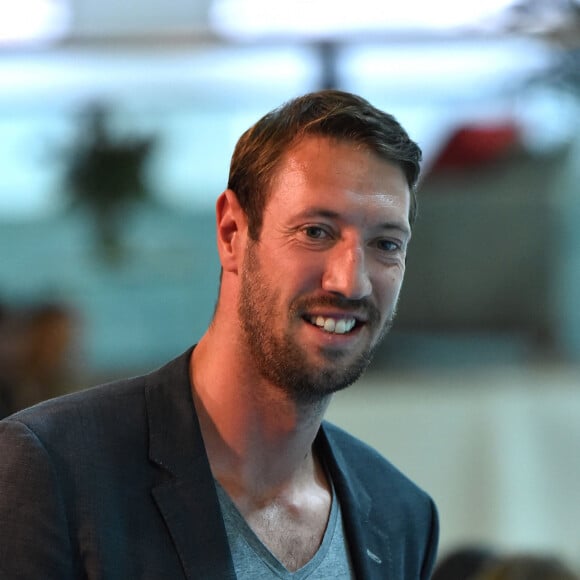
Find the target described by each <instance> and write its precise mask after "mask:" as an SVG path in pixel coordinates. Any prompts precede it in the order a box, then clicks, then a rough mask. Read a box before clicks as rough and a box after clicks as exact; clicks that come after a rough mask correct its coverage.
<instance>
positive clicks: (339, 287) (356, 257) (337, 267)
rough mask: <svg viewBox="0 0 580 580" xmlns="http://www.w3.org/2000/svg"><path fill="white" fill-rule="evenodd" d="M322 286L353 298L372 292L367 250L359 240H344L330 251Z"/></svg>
mask: <svg viewBox="0 0 580 580" xmlns="http://www.w3.org/2000/svg"><path fill="white" fill-rule="evenodd" d="M322 288H323V289H324V290H326V291H327V292H332V293H335V294H340V295H342V296H343V297H345V298H349V299H351V300H360V299H361V298H365V297H367V296H369V295H370V294H371V290H372V284H371V280H370V276H369V272H368V269H367V267H366V264H365V252H364V248H362V247H361V245H360V243H359V242H358V241H348V242H347V241H343V242H341V243H339V244H336V245H335V246H334V247H333V248H332V250H330V251H329V252H328V255H327V260H326V264H325V270H324V273H323V276H322Z"/></svg>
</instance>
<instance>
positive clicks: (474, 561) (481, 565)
mask: <svg viewBox="0 0 580 580" xmlns="http://www.w3.org/2000/svg"><path fill="white" fill-rule="evenodd" d="M496 558H497V554H496V552H495V551H494V550H492V549H491V548H487V547H484V546H475V545H474V546H461V547H458V548H456V549H454V550H451V551H450V552H449V553H447V554H445V555H444V556H442V557H441V559H440V560H438V561H437V564H436V565H435V569H434V571H433V576H432V578H431V580H468V579H469V578H473V577H474V576H475V575H476V574H477V573H478V572H479V571H481V570H483V569H485V568H487V567H488V566H489V565H490V564H492V563H493V562H495V560H496Z"/></svg>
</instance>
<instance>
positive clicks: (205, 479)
mask: <svg viewBox="0 0 580 580" xmlns="http://www.w3.org/2000/svg"><path fill="white" fill-rule="evenodd" d="M190 354H191V350H189V351H188V352H186V353H184V354H183V355H182V356H180V357H179V358H177V359H176V360H174V361H172V362H170V363H169V364H168V365H166V366H165V367H163V368H161V369H160V370H158V371H156V372H153V373H151V374H149V375H146V376H143V377H138V378H134V379H129V380H124V381H119V382H116V383H111V384H108V385H103V386H100V387H95V388H92V389H87V390H85V391H81V392H79V393H75V394H71V395H67V396H65V397H60V398H57V399H53V400H51V401H47V402H45V403H41V404H40V405H37V406H35V407H32V408H30V409H28V410H25V411H22V412H20V413H17V414H16V415H13V416H12V417H9V418H7V419H5V420H3V421H0V578H2V579H4V578H5V579H9V580H17V579H20V578H25V579H27V580H69V579H71V580H72V579H74V580H77V579H82V578H87V579H105V580H133V579H135V580H137V579H151V580H152V579H155V580H161V579H163V580H165V579H171V580H174V579H178V578H189V579H193V578H198V579H202V580H212V579H216V580H227V579H234V578H235V574H234V571H233V565H232V561H231V556H230V552H229V548H228V543H227V537H226V532H225V529H224V525H223V522H222V518H221V512H220V506H219V503H218V499H217V494H216V491H215V488H214V483H213V479H212V475H211V472H210V469H209V464H208V459H207V456H206V453H205V449H204V446H203V442H202V438H201V432H200V429H199V424H198V421H197V417H196V415H195V410H194V406H193V401H192V397H191V391H190V382H189V378H188V377H189V375H188V362H189V356H190ZM317 444H318V445H320V449H321V450H322V453H323V454H324V457H325V460H326V463H327V466H328V469H329V471H330V474H331V476H332V480H333V482H334V484H335V487H336V493H337V495H338V498H339V500H340V503H341V507H342V510H343V518H344V522H345V528H346V536H347V540H348V543H349V547H350V552H351V555H352V560H353V564H354V568H355V571H356V576H357V578H359V579H371V578H372V579H377V580H378V579H379V578H380V579H393V580H395V579H397V580H399V579H400V580H416V579H427V578H429V577H430V573H431V569H432V566H433V562H434V558H435V552H436V547H437V539H438V522H437V515H436V511H435V507H434V505H433V502H432V501H431V499H430V498H429V497H428V496H427V495H426V494H425V493H424V492H423V491H421V490H420V489H418V488H417V487H416V486H415V485H414V484H413V483H411V482H410V481H409V480H408V479H407V478H406V477H405V476H403V475H402V474H401V473H400V472H399V471H397V470H396V469H395V468H394V467H393V466H392V465H391V464H390V463H388V462H387V461H385V460H384V459H383V458H381V457H380V456H379V455H378V454H377V453H376V452H375V451H373V450H372V449H371V448H369V447H368V446H367V445H365V444H364V443H361V442H360V441H358V440H356V439H354V438H353V437H351V436H350V435H348V434H346V433H345V432H344V431H342V430H340V429H338V428H337V427H335V426H333V425H330V424H329V423H327V422H325V423H323V425H322V428H321V430H320V434H319V436H318V440H317Z"/></svg>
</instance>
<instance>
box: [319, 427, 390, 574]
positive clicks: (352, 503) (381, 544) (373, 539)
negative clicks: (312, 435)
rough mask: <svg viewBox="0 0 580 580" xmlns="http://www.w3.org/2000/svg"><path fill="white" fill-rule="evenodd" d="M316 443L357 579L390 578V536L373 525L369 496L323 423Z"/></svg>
mask: <svg viewBox="0 0 580 580" xmlns="http://www.w3.org/2000/svg"><path fill="white" fill-rule="evenodd" d="M317 444H318V445H320V447H319V449H320V450H321V452H322V456H323V457H324V460H325V461H326V465H327V467H328V470H329V472H330V476H331V478H332V482H333V484H334V487H335V490H336V495H337V497H338V499H339V501H340V508H341V510H342V517H343V522H344V526H345V533H346V538H347V540H348V548H349V551H350V555H351V559H352V563H353V566H354V570H355V576H356V577H357V578H360V579H361V580H375V579H376V580H379V579H380V580H385V579H386V578H391V577H393V569H392V558H391V550H390V539H389V536H388V534H387V532H386V531H385V530H382V529H381V528H379V527H378V526H377V525H375V523H374V521H373V517H372V498H371V497H370V496H369V495H368V493H367V492H366V489H365V485H364V482H361V481H360V480H359V479H358V476H357V474H356V473H355V472H354V471H353V470H352V467H351V466H350V465H349V463H348V462H347V461H346V460H345V458H344V457H343V455H342V453H341V452H340V449H339V448H338V446H337V445H336V443H335V442H334V440H333V438H332V434H331V433H330V432H329V431H328V429H327V426H326V424H325V423H323V424H322V428H321V430H320V433H319V436H318V440H317Z"/></svg>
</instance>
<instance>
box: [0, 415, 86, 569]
mask: <svg viewBox="0 0 580 580" xmlns="http://www.w3.org/2000/svg"><path fill="white" fill-rule="evenodd" d="M75 577H77V575H75V573H74V570H73V558H72V549H71V542H70V536H69V533H68V525H67V518H66V512H65V507H64V501H63V497H62V493H61V490H60V488H59V482H58V478H57V474H56V473H55V469H54V466H53V464H52V462H51V460H50V457H49V454H48V453H47V451H46V449H45V448H44V446H43V445H42V443H41V442H40V440H39V439H38V437H37V436H36V435H35V434H34V433H33V432H32V431H31V430H30V429H29V428H28V427H27V426H26V425H24V424H23V423H21V422H19V421H16V420H10V419H8V420H4V421H1V422H0V578H10V579H11V580H24V579H25V580H35V579H38V578H43V579H45V580H69V579H70V580H73V579H74V578H75Z"/></svg>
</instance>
